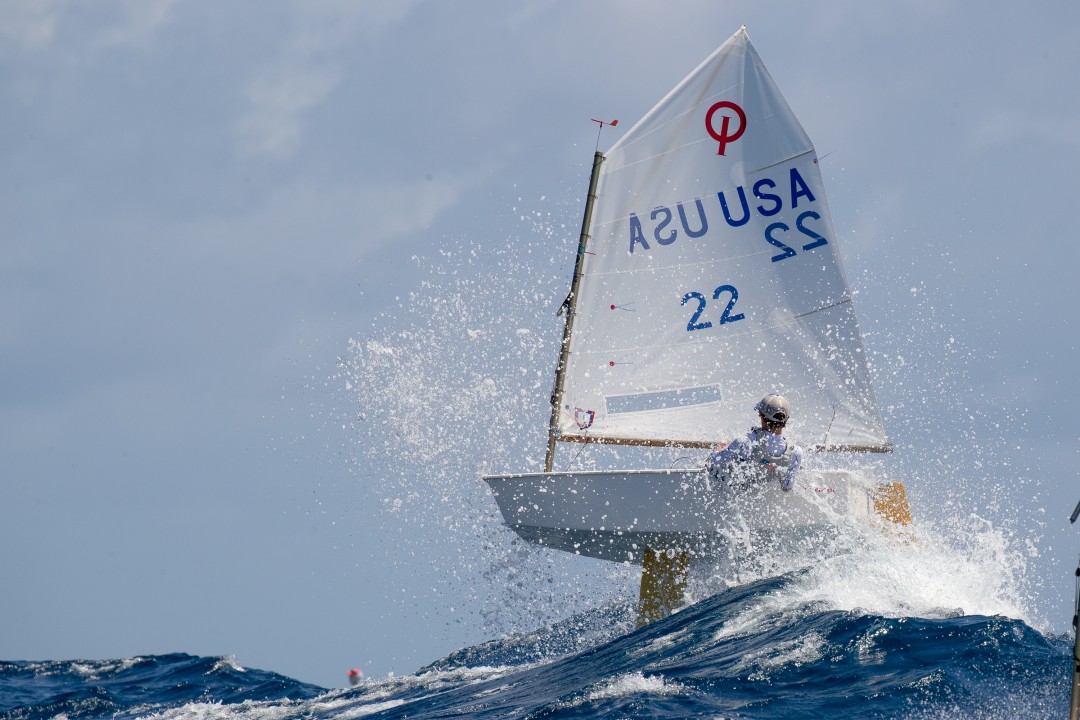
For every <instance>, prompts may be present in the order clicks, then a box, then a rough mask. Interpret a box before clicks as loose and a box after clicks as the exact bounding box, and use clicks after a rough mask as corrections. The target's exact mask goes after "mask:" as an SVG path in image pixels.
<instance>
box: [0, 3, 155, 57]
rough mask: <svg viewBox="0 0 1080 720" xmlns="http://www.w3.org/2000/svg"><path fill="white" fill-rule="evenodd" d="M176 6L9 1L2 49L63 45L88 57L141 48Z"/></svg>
mask: <svg viewBox="0 0 1080 720" xmlns="http://www.w3.org/2000/svg"><path fill="white" fill-rule="evenodd" d="M174 3H175V0H117V1H114V2H110V3H107V4H106V3H95V2H90V1H89V0H6V1H5V2H4V3H3V4H2V5H0V46H6V47H8V48H18V49H20V50H22V51H25V52H33V51H40V50H44V49H47V48H51V47H52V46H53V45H55V44H60V43H61V42H62V43H63V44H64V45H65V47H66V49H68V50H69V51H71V50H74V52H76V53H77V54H79V55H83V54H84V53H86V52H93V51H95V50H97V49H99V48H102V47H114V46H117V45H136V44H140V43H143V42H146V41H147V40H149V39H150V38H152V37H153V36H154V34H155V33H156V32H157V31H158V29H159V28H161V27H162V26H163V25H164V24H165V22H166V21H167V19H168V16H169V11H170V10H171V9H172V6H173V5H174ZM65 30H68V32H67V33H65V32H64V31H65Z"/></svg>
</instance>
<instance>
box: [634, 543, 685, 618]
mask: <svg viewBox="0 0 1080 720" xmlns="http://www.w3.org/2000/svg"><path fill="white" fill-rule="evenodd" d="M689 565H690V558H689V556H688V555H687V553H686V551H685V550H681V549H677V548H668V549H665V550H653V549H652V548H645V553H644V557H643V558H642V563H641V589H640V591H639V592H638V616H637V624H636V627H642V626H644V625H648V624H649V623H653V622H656V621H657V620H663V619H664V618H666V617H667V616H668V615H670V614H671V613H673V612H674V611H676V610H678V609H679V608H681V607H682V606H683V605H685V604H686V601H685V599H684V596H685V594H686V578H687V569H688V567H689Z"/></svg>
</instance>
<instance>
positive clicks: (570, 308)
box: [544, 126, 604, 472]
mask: <svg viewBox="0 0 1080 720" xmlns="http://www.w3.org/2000/svg"><path fill="white" fill-rule="evenodd" d="M601 127H603V126H601ZM603 162H604V154H603V153H601V152H600V151H599V150H597V151H596V154H595V155H593V165H592V177H590V178H589V194H588V196H586V198H585V216H584V217H583V218H582V220H581V235H580V237H579V238H578V248H577V258H575V260H574V279H573V281H572V282H571V284H570V294H569V295H567V296H566V300H563V304H562V306H561V307H560V308H559V314H560V315H561V314H562V313H563V311H565V312H566V325H564V326H563V336H562V349H561V350H560V352H559V366H558V368H557V369H556V371H555V392H553V393H552V395H551V422H550V423H549V424H548V446H547V457H546V459H545V460H544V472H551V467H552V465H554V463H555V442H556V440H558V435H559V412H560V411H561V408H562V398H563V384H564V382H565V370H566V363H567V361H568V360H569V359H570V333H572V332H573V329H574V315H575V313H576V312H577V297H578V287H579V286H580V285H581V268H582V263H584V261H585V246H586V245H587V244H588V243H589V228H590V227H591V225H592V211H593V203H594V202H595V201H596V184H597V182H598V181H599V180H600V165H602V164H603Z"/></svg>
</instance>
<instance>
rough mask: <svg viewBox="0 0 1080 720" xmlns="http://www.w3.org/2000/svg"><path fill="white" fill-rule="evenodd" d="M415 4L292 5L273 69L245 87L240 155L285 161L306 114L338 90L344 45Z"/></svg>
mask: <svg viewBox="0 0 1080 720" xmlns="http://www.w3.org/2000/svg"><path fill="white" fill-rule="evenodd" d="M417 4H418V3H417V2H416V0H368V1H367V2H361V3H358V2H354V1H353V0H305V1H303V2H300V1H299V0H296V1H295V2H294V3H293V5H294V8H295V24H294V29H293V35H292V37H291V38H290V39H289V40H287V41H286V42H285V43H283V46H282V47H283V50H282V51H281V55H280V57H279V58H278V60H277V62H276V63H275V65H274V66H273V68H272V69H270V70H267V71H264V72H261V73H260V74H259V75H257V76H256V77H254V78H253V79H252V80H251V82H250V83H249V84H248V88H247V93H246V94H247V99H248V104H247V108H246V109H245V111H244V113H243V114H242V116H241V117H240V119H239V120H238V121H237V123H236V125H235V132H236V137H237V148H238V151H239V152H240V154H241V155H247V156H263V157H269V158H273V159H284V158H287V157H289V156H291V155H292V154H293V153H294V152H295V151H296V150H297V149H298V147H299V146H300V143H301V141H302V140H303V135H304V120H305V116H306V115H307V113H308V112H309V111H310V110H312V109H314V108H315V107H317V106H318V105H320V104H321V103H323V102H324V101H325V100H326V99H327V97H329V96H330V94H331V93H332V92H333V91H334V88H336V87H337V85H338V82H339V79H340V77H341V76H342V73H343V70H342V69H341V67H340V65H341V61H335V60H334V59H333V58H335V57H336V56H339V51H340V49H341V47H342V46H343V45H345V44H346V43H348V42H350V41H353V40H354V39H356V38H357V37H366V36H371V35H374V34H377V33H379V32H382V31H383V30H385V29H386V28H388V27H390V26H391V25H394V24H396V23H399V22H402V21H403V20H405V19H406V18H407V17H408V16H409V14H410V13H411V12H412V10H413V8H414V7H415V6H416V5H417Z"/></svg>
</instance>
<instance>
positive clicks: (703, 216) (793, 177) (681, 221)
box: [630, 167, 827, 262]
mask: <svg viewBox="0 0 1080 720" xmlns="http://www.w3.org/2000/svg"><path fill="white" fill-rule="evenodd" d="M778 187H779V185H778V183H777V182H776V181H775V180H773V179H772V178H768V177H765V178H761V179H760V180H758V181H757V182H755V183H754V184H753V186H752V187H751V194H752V197H753V198H754V199H753V200H751V199H750V198H748V197H747V192H746V188H744V187H743V186H742V185H740V186H738V187H737V188H735V189H734V190H729V191H720V192H718V193H716V199H717V202H716V203H711V202H710V203H709V205H708V207H709V208H710V209H709V210H708V211H707V210H706V203H705V202H704V200H703V199H702V198H697V199H695V200H693V201H692V202H690V203H684V202H680V203H676V204H675V208H674V209H672V208H670V207H667V206H664V205H661V206H658V207H656V208H654V209H653V210H652V211H650V212H649V213H648V215H647V216H646V217H647V220H646V222H645V223H642V220H641V218H639V217H638V215H637V213H630V252H631V253H633V252H634V251H635V249H636V248H637V246H640V247H641V248H642V249H644V250H651V249H652V245H651V244H650V240H651V241H652V242H655V243H657V244H658V245H671V244H672V243H674V242H675V241H676V240H678V238H679V229H680V228H681V229H682V232H683V233H684V234H685V235H686V236H687V237H690V238H699V237H702V236H703V235H705V234H706V233H707V232H708V231H709V218H710V217H714V218H715V217H717V216H718V213H717V210H719V215H722V217H723V219H724V222H726V223H727V224H728V225H729V226H730V227H741V226H743V225H746V224H747V223H748V222H749V221H750V219H751V218H752V217H753V216H754V215H755V214H756V215H759V216H760V217H762V218H771V217H775V216H776V215H779V214H780V213H781V212H783V211H784V210H785V209H791V210H797V209H798V208H799V204H800V200H804V201H805V203H814V202H815V201H816V199H817V198H815V197H814V193H813V192H812V191H811V190H810V186H809V185H807V183H806V181H805V180H804V179H803V177H802V175H801V174H800V173H799V169H798V168H796V167H793V168H791V169H790V171H789V172H788V177H787V188H786V189H787V192H783V191H780V192H776V191H777V188H778ZM710 199H711V198H710ZM687 205H690V206H691V207H690V208H689V209H688V208H687ZM676 216H678V220H677V224H676ZM820 217H821V216H820V215H819V214H818V213H816V212H814V211H812V210H807V211H805V212H803V213H802V214H800V215H799V217H798V219H797V220H796V222H795V228H794V230H795V231H796V232H799V233H801V234H803V235H805V236H807V237H809V238H812V239H813V240H814V242H812V243H807V244H805V245H804V247H803V249H804V250H806V249H812V247H817V246H819V245H824V244H825V243H826V242H827V240H825V238H824V237H822V236H821V235H820V234H818V233H817V232H816V231H814V229H813V228H812V226H810V225H808V224H807V218H812V219H815V220H817V219H820ZM647 229H648V230H649V231H651V232H649V233H648V237H647V236H646V230H647ZM790 230H792V228H790V227H789V226H788V225H787V224H786V223H782V222H776V223H772V224H771V225H769V226H768V227H767V228H766V231H765V240H766V241H767V242H769V243H770V244H771V245H774V246H776V247H778V248H781V249H782V250H783V251H784V252H783V253H781V254H779V255H774V256H773V262H777V261H779V260H782V259H784V258H787V257H791V256H793V255H795V254H796V253H795V250H794V249H792V248H791V247H790V246H789V245H788V244H787V243H785V242H784V241H783V240H782V239H780V238H781V237H783V233H785V232H788V231H790Z"/></svg>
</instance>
